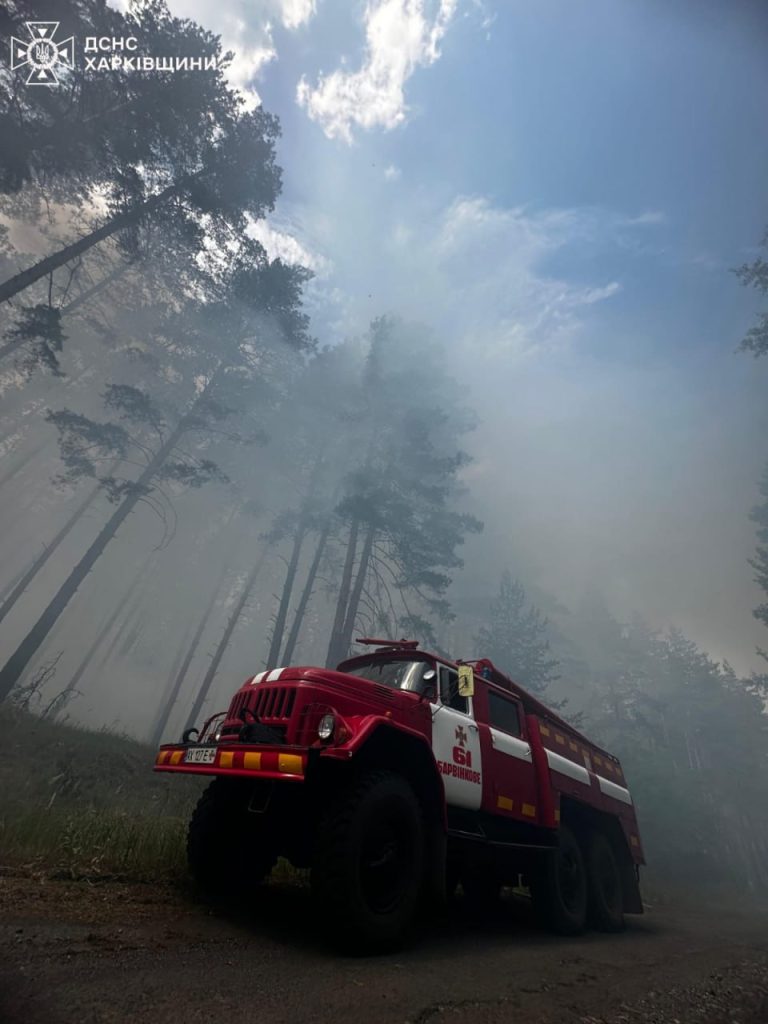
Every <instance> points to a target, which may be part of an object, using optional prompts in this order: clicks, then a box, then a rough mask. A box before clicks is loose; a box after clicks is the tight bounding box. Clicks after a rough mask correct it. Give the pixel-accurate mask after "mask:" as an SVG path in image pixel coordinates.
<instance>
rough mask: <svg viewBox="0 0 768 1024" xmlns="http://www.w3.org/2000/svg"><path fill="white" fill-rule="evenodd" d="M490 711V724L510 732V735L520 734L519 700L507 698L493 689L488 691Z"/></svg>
mask: <svg viewBox="0 0 768 1024" xmlns="http://www.w3.org/2000/svg"><path fill="white" fill-rule="evenodd" d="M488 712H489V716H488V717H489V718H490V724H491V725H492V726H493V727H494V729H500V730H501V731H502V732H506V733H509V735H510V736H520V735H521V729H520V710H519V708H518V706H517V702H516V701H513V700H507V698H506V697H502V696H501V695H500V694H498V693H494V691H493V690H489V691H488Z"/></svg>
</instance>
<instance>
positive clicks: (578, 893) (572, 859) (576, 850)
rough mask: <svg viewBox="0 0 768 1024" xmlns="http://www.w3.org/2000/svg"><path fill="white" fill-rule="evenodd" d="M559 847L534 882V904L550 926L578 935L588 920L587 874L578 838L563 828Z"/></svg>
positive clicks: (547, 859)
mask: <svg viewBox="0 0 768 1024" xmlns="http://www.w3.org/2000/svg"><path fill="white" fill-rule="evenodd" d="M559 840H560V841H559V845H558V847H557V849H556V850H553V851H552V853H551V854H548V855H547V858H546V861H545V862H544V864H543V865H542V866H541V868H540V869H539V871H538V872H536V874H535V875H534V876H533V878H532V884H531V892H532V896H533V899H534V903H535V905H536V907H537V909H538V911H539V913H540V914H541V916H542V917H543V918H544V920H545V921H546V923H547V924H548V926H549V927H550V928H551V929H552V930H553V931H556V932H559V933H560V934H561V935H578V934H579V932H582V931H583V930H584V926H585V924H586V919H587V872H586V867H585V864H584V857H583V855H582V852H581V847H580V846H579V843H578V840H577V839H576V836H575V835H574V834H573V832H571V830H570V829H569V828H568V826H567V825H561V826H560V834H559Z"/></svg>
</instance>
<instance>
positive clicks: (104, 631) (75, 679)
mask: <svg viewBox="0 0 768 1024" xmlns="http://www.w3.org/2000/svg"><path fill="white" fill-rule="evenodd" d="M146 570H147V565H146V563H145V564H144V565H143V566H142V568H141V569H140V570H139V572H138V574H137V575H136V576H135V578H134V580H133V582H132V583H131V585H130V586H129V587H128V589H127V590H126V592H125V593H124V594H123V596H122V597H121V598H120V600H119V601H118V602H117V604H116V605H115V607H114V609H113V610H112V613H111V614H110V615H109V617H108V618H107V619H106V620H105V622H104V625H103V626H102V627H101V629H100V630H99V632H98V634H97V635H96V639H95V640H94V641H93V643H92V644H91V646H90V647H89V648H88V650H87V651H86V652H85V654H84V655H83V660H82V661H81V662H80V664H79V665H78V666H77V668H76V669H75V671H74V673H73V675H72V678H71V679H70V680H69V682H68V683H67V685H66V686H65V687H64V689H63V690H62V697H63V696H64V695H65V694H69V693H72V691H73V690H74V689H75V688H76V686H77V684H78V683H79V682H80V680H81V679H82V677H83V673H84V672H85V670H86V669H87V668H88V666H89V665H90V663H91V661H92V659H93V656H94V654H95V653H96V651H98V649H99V647H101V645H102V643H103V642H104V640H105V639H106V637H107V636H108V635H109V631H110V630H111V629H112V627H113V626H114V624H115V623H116V622H117V620H118V619H119V618H120V615H121V614H122V612H123V609H124V608H125V606H126V605H127V604H128V602H129V601H130V599H131V596H132V594H133V593H134V591H135V590H136V588H137V587H138V585H139V581H140V580H141V579H142V577H143V576H144V574H145V573H146ZM66 704H67V700H66V699H64V700H62V701H61V703H60V704H59V705H58V710H57V711H55V712H54V713H53V715H52V716H51V717H52V718H56V717H57V716H58V715H59V714H60V713H61V712H62V711H63V710H64V708H65V707H66Z"/></svg>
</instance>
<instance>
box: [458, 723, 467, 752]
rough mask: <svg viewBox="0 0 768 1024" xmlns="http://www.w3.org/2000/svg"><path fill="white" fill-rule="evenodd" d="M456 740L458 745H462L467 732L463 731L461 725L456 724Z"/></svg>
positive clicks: (465, 739) (465, 740)
mask: <svg viewBox="0 0 768 1024" xmlns="http://www.w3.org/2000/svg"><path fill="white" fill-rule="evenodd" d="M456 742H457V743H458V744H459V746H460V747H463V746H464V744H465V743H466V742H467V734H466V733H465V732H464V726H463V725H457V726H456Z"/></svg>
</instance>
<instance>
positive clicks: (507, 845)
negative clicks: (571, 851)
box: [448, 829, 555, 850]
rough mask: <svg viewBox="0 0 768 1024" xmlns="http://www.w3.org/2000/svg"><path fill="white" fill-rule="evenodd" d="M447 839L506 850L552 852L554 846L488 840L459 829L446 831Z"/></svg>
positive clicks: (478, 834)
mask: <svg viewBox="0 0 768 1024" xmlns="http://www.w3.org/2000/svg"><path fill="white" fill-rule="evenodd" d="M448 838H449V839H462V840H468V841H469V842H474V843H485V844H486V845H487V846H501V847H503V848H504V849H507V850H554V849H555V846H554V845H553V844H548V843H512V842H506V841H505V840H503V839H489V838H488V837H487V836H486V834H485V833H484V832H462V831H461V830H459V829H448Z"/></svg>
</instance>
